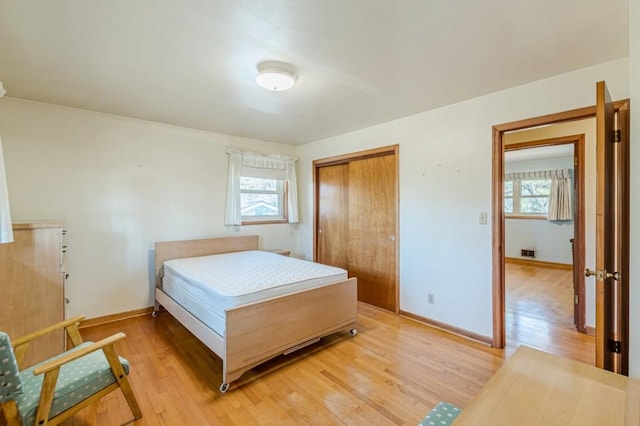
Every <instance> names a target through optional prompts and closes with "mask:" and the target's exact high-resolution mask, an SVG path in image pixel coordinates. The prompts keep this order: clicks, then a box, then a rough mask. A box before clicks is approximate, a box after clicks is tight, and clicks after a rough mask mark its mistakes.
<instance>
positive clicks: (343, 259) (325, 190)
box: [317, 163, 349, 269]
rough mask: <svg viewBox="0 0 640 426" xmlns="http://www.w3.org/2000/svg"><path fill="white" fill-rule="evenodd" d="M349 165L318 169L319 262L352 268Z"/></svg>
mask: <svg viewBox="0 0 640 426" xmlns="http://www.w3.org/2000/svg"><path fill="white" fill-rule="evenodd" d="M348 206H349V165H348V164H346V163H345V164H337V165H333V166H326V167H321V168H319V169H318V231H317V261H318V262H319V263H324V264H325V265H331V266H337V267H339V268H343V269H348V268H349V262H348V253H347V251H348V241H349V207H348Z"/></svg>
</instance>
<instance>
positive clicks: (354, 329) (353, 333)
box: [349, 328, 358, 336]
mask: <svg viewBox="0 0 640 426" xmlns="http://www.w3.org/2000/svg"><path fill="white" fill-rule="evenodd" d="M349 334H350V335H352V336H355V335H356V334H358V329H356V328H352V329H351V330H349Z"/></svg>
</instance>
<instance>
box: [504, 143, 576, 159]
mask: <svg viewBox="0 0 640 426" xmlns="http://www.w3.org/2000/svg"><path fill="white" fill-rule="evenodd" d="M567 157H569V158H572V157H573V144H564V145H553V146H544V147H539V148H528V149H519V150H516V151H507V152H505V153H504V161H505V163H509V164H511V163H521V162H526V161H537V160H549V159H551V158H567Z"/></svg>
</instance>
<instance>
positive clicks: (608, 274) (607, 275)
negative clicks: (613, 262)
mask: <svg viewBox="0 0 640 426" xmlns="http://www.w3.org/2000/svg"><path fill="white" fill-rule="evenodd" d="M604 277H605V278H613V279H614V280H615V281H618V280H619V279H620V272H607V271H604Z"/></svg>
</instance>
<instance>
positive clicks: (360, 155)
mask: <svg viewBox="0 0 640 426" xmlns="http://www.w3.org/2000/svg"><path fill="white" fill-rule="evenodd" d="M385 155H393V156H394V159H395V163H396V164H395V176H394V180H395V194H396V196H395V200H394V205H395V214H396V221H395V236H396V240H395V244H396V247H395V249H396V258H395V262H396V274H395V280H396V289H395V293H396V294H395V299H396V303H395V309H394V312H395V313H396V314H398V313H400V235H399V231H400V225H399V223H400V181H399V174H400V145H398V144H396V145H389V146H383V147H379V148H373V149H368V150H365V151H358V152H352V153H348V154H342V155H337V156H333V157H328V158H322V159H318V160H313V166H312V167H313V261H314V262H317V260H318V221H319V218H318V215H319V211H318V205H319V204H320V200H319V197H320V191H319V187H318V185H319V184H320V181H319V179H318V170H319V169H320V168H321V167H326V166H334V165H336V164H345V163H349V162H350V161H356V160H364V159H367V158H373V157H382V156H385Z"/></svg>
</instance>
